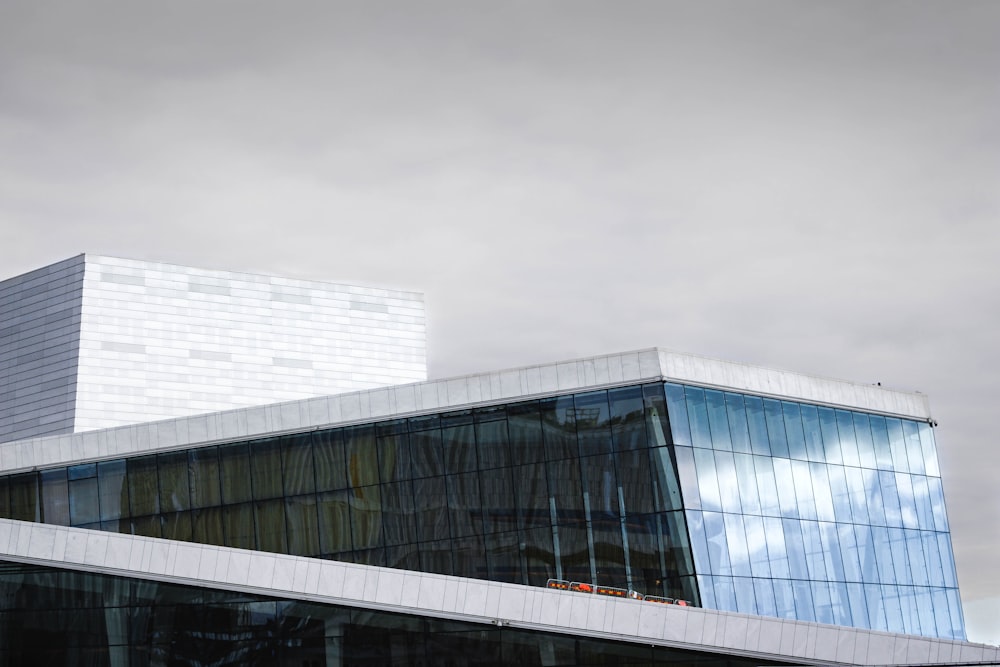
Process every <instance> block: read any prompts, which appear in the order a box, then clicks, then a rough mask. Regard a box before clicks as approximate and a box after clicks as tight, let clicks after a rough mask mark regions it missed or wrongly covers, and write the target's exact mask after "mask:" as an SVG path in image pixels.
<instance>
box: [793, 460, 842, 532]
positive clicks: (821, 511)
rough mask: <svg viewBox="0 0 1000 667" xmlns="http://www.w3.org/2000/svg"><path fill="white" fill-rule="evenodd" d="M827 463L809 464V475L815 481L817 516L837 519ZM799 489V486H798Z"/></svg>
mask: <svg viewBox="0 0 1000 667" xmlns="http://www.w3.org/2000/svg"><path fill="white" fill-rule="evenodd" d="M827 467H828V466H826V465H824V464H822V463H810V464H809V476H810V477H811V478H812V482H813V486H812V488H813V494H814V496H815V500H816V517H817V518H818V519H819V520H820V521H835V520H836V512H835V511H834V509H833V495H832V494H831V493H830V478H829V477H828V476H827V474H826V470H827ZM796 489H798V486H796Z"/></svg>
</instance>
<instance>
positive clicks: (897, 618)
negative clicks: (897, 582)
mask: <svg viewBox="0 0 1000 667" xmlns="http://www.w3.org/2000/svg"><path fill="white" fill-rule="evenodd" d="M879 589H880V590H881V592H882V602H883V604H885V620H886V624H887V625H888V626H889V632H906V627H905V626H904V625H903V609H902V606H901V605H900V600H899V591H898V590H897V589H896V586H894V585H887V586H879Z"/></svg>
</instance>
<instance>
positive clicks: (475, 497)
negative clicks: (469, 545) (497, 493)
mask: <svg viewBox="0 0 1000 667" xmlns="http://www.w3.org/2000/svg"><path fill="white" fill-rule="evenodd" d="M447 481H448V511H449V513H450V515H451V536H452V537H466V536H468V535H481V534H482V532H483V521H482V516H483V507H482V500H481V499H480V496H479V476H478V475H477V474H476V473H467V474H463V475H449V476H448V477H447Z"/></svg>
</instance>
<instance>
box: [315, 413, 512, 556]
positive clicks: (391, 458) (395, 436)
mask: <svg viewBox="0 0 1000 667" xmlns="http://www.w3.org/2000/svg"><path fill="white" fill-rule="evenodd" d="M495 423H496V422H490V424H495ZM500 425H501V426H502V427H503V429H504V433H506V431H507V425H506V424H504V423H503V422H500ZM375 436H376V439H375V449H376V450H377V453H378V470H379V473H378V474H379V479H380V480H382V481H383V482H396V481H399V480H401V479H410V478H411V477H412V476H413V469H412V468H413V466H412V463H411V462H410V438H409V435H408V433H407V421H406V420H405V419H394V420H392V421H389V422H382V423H381V424H376V425H375ZM314 455H315V457H316V461H317V466H320V465H321V464H320V462H319V457H320V450H319V449H318V448H316V449H315V454H314ZM343 456H346V455H343ZM317 483H318V484H321V485H322V481H320V480H317ZM323 490H326V489H325V488H324V489H323ZM402 553H404V552H400V554H402ZM413 554H414V558H416V552H413Z"/></svg>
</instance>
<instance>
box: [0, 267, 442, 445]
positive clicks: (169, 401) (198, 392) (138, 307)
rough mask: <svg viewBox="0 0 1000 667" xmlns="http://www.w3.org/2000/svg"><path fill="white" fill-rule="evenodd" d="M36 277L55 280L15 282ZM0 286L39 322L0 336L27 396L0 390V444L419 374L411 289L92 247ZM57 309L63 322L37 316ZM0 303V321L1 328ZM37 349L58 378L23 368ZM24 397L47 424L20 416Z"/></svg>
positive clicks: (421, 362)
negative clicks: (197, 264)
mask: <svg viewBox="0 0 1000 667" xmlns="http://www.w3.org/2000/svg"><path fill="white" fill-rule="evenodd" d="M53 271H54V272H55V274H53ZM35 274H42V275H43V276H49V275H50V274H53V275H55V276H56V278H52V279H50V280H48V281H47V282H44V281H43V282H40V281H39V279H36V278H32V279H31V280H26V278H27V277H29V276H34V275H35ZM59 281H61V282H59ZM8 284H10V285H9V287H7V286H8ZM4 287H7V290H6V291H7V292H10V293H11V294H10V297H9V298H8V300H7V302H6V303H7V304H8V305H7V306H5V308H7V307H9V308H13V309H15V310H12V311H11V312H12V313H13V314H15V315H17V317H19V318H20V319H17V320H15V324H19V323H20V322H21V320H23V319H26V318H27V315H24V314H23V313H24V312H27V311H26V309H27V308H28V306H26V305H25V304H29V305H30V306H31V308H32V309H33V311H32V313H33V314H32V315H31V317H33V318H34V319H35V320H38V322H40V324H39V325H38V328H40V327H44V330H41V329H40V330H39V331H37V332H36V331H35V329H34V328H33V329H31V331H27V330H17V331H15V332H14V334H11V335H14V336H18V337H17V338H11V337H10V336H8V339H9V340H10V341H13V342H14V343H16V344H15V345H14V346H13V347H11V346H10V345H4V344H3V341H2V340H0V350H2V352H3V356H0V360H4V359H7V360H8V364H13V366H11V368H9V369H6V370H4V371H3V372H15V371H16V372H17V373H19V374H20V375H19V376H18V377H20V378H22V384H20V385H17V386H16V387H14V388H13V390H12V391H13V393H15V394H17V395H18V396H20V395H21V394H24V395H25V396H26V398H25V400H24V401H22V403H23V405H22V404H21V403H16V402H14V403H12V402H11V401H14V398H13V397H8V394H11V391H6V392H5V393H4V394H3V401H4V402H3V403H0V410H4V409H6V410H7V413H6V414H4V413H0V422H2V426H0V429H2V430H0V441H4V440H8V441H9V440H15V439H21V438H27V437H34V436H39V435H47V434H52V433H67V432H80V431H88V430H92V429H99V428H108V427H114V426H121V425H126V424H133V423H138V422H145V421H151V420H157V419H166V418H172V417H183V416H188V415H194V414H200V413H205V412H214V411H218V410H226V409H232V408H242V407H248V406H253V405H261V404H264V403H273V402H277V401H288V400H296V399H302V398H309V397H313V396H320V395H329V394H336V393H339V392H343V391H348V390H358V389H368V388H374V387H381V386H385V385H390V384H398V383H403V382H414V381H420V380H424V379H426V377H427V370H426V369H427V363H426V337H425V321H424V307H423V297H422V295H421V294H419V293H414V292H403V291H396V290H387V289H379V288H371V287H358V286H351V285H343V284H337V283H327V282H318V281H305V280H293V279H288V278H279V277H273V276H259V275H251V274H243V273H232V272H227V271H212V270H204V269H194V268H188V267H181V266H174V265H169V264H158V263H150V262H140V261H136V260H128V259H118V258H112V257H100V256H93V255H85V256H84V255H81V256H79V257H77V258H73V259H72V260H67V262H62V263H60V264H56V265H53V266H52V267H47V268H46V269H41V270H39V271H36V272H32V273H31V274H25V276H19V277H18V278H14V279H11V280H9V281H5V282H4V283H0V290H2V289H3V288H4ZM3 293H4V292H2V291H0V295H2V294H3ZM34 311H38V313H35V312H34ZM64 311H65V314H66V315H67V317H66V318H64V320H65V326H63V325H62V323H63V321H64V320H62V319H61V320H59V322H47V321H46V320H45V317H44V315H45V313H60V314H62V313H64ZM2 312H3V315H4V317H3V318H2V320H0V322H3V324H0V330H6V329H10V328H11V327H10V326H8V325H7V324H6V320H7V319H8V317H7V316H6V315H7V310H4V311H2ZM39 313H40V314H39ZM53 317H54V315H53ZM74 318H75V319H74ZM50 319H51V318H50ZM32 326H34V325H32ZM66 327H69V328H66ZM22 329H23V326H22ZM29 334H30V335H31V336H32V337H31V338H30V340H29V339H28V338H27V336H28V335H29ZM38 336H41V337H42V338H41V339H39V338H38ZM28 355H34V356H28ZM35 357H38V359H43V360H44V362H45V363H46V364H49V365H54V364H61V365H60V366H59V370H60V372H61V375H58V376H52V375H51V374H49V375H44V376H41V375H37V374H35V373H33V372H30V371H35V370H37V369H36V368H35V366H37V365H38V359H35ZM10 359H13V360H14V361H9V360H10ZM26 360H29V361H26ZM0 363H3V361H0ZM31 364H34V365H31ZM26 371H27V372H26ZM43 382H45V383H48V384H45V385H44V386H45V387H52V391H56V390H58V391H59V392H60V393H59V400H60V401H61V402H59V403H58V405H55V404H52V403H51V401H49V402H46V401H41V402H40V399H42V398H45V397H42V396H40V395H38V390H37V387H36V385H39V384H41V383H43ZM53 383H57V384H53ZM57 385H58V386H57ZM5 386H6V385H5ZM66 387H70V388H72V390H73V391H72V392H70V391H68V390H67V389H66ZM12 396H13V394H12ZM18 400H20V399H18ZM52 400H55V399H52ZM8 403H10V405H8ZM29 404H30V406H29ZM29 407H30V409H31V410H32V411H33V412H32V415H33V414H34V412H38V415H37V419H39V420H43V421H44V422H45V424H35V423H34V421H31V420H33V419H35V417H33V416H31V415H29V414H28V413H27V412H25V410H27V409H28V408H29ZM15 412H16V414H15ZM17 424H21V426H20V427H17V426H16V425H17ZM43 426H44V427H45V428H42V427H43ZM25 427H31V428H25ZM39 429H41V430H39Z"/></svg>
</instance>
